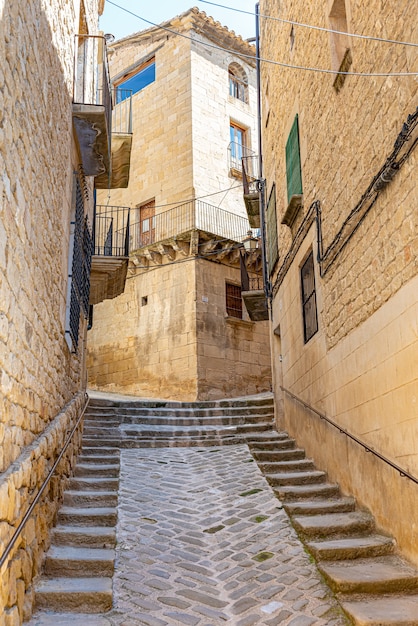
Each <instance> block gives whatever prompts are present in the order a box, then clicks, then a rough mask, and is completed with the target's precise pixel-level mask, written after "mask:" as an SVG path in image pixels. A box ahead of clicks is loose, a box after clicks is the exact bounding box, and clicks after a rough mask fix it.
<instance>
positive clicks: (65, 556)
mask: <svg viewBox="0 0 418 626" xmlns="http://www.w3.org/2000/svg"><path fill="white" fill-rule="evenodd" d="M114 563H115V551H114V550H112V549H106V548H86V547H83V548H80V547H73V546H51V547H50V548H49V550H48V552H47V554H46V558H45V563H44V573H45V575H46V576H50V577H54V576H59V577H63V576H69V577H74V576H80V577H85V576H89V577H94V576H112V575H113V571H114Z"/></svg>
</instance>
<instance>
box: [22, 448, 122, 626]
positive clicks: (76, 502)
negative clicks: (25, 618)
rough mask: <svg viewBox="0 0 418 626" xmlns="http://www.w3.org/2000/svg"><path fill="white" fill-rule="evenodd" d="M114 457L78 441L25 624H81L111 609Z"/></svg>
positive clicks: (116, 464)
mask: <svg viewBox="0 0 418 626" xmlns="http://www.w3.org/2000/svg"><path fill="white" fill-rule="evenodd" d="M119 455H120V452H119V450H118V449H117V448H115V447H103V446H102V445H101V444H100V443H98V444H96V445H91V444H90V443H88V444H86V442H85V440H84V439H83V446H82V451H81V454H80V456H79V458H78V460H77V465H76V468H75V475H74V477H73V478H72V479H71V480H70V484H69V488H68V489H67V490H66V491H65V493H64V501H63V504H62V506H61V508H60V510H59V512H58V518H57V525H56V527H55V528H54V529H53V531H52V541H51V546H50V548H49V550H48V552H47V554H46V557H45V562H44V571H43V576H42V577H41V579H40V581H39V584H38V585H37V587H36V589H35V613H34V616H33V617H32V619H31V621H30V624H33V625H41V624H42V625H43V624H45V625H46V624H58V623H59V624H61V623H68V624H69V623H71V622H72V621H73V620H74V618H71V617H69V616H68V614H69V613H71V614H74V613H77V620H80V619H81V618H82V617H83V615H86V614H91V613H103V612H105V611H108V610H109V609H110V608H111V607H112V576H113V571H114V562H115V545H116V521H117V502H118V488H119ZM65 616H66V619H64V618H65ZM83 619H84V618H83ZM62 620H64V621H62ZM85 622H87V618H86V619H85ZM78 623H82V622H81V621H79V622H78Z"/></svg>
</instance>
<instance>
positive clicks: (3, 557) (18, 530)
mask: <svg viewBox="0 0 418 626" xmlns="http://www.w3.org/2000/svg"><path fill="white" fill-rule="evenodd" d="M88 403H89V398H88V397H87V400H86V403H85V405H84V408H83V410H82V411H81V414H80V416H79V418H78V420H77V422H76V424H75V426H74V428H73V429H72V431H71V433H70V434H69V436H68V438H67V440H66V442H65V443H64V446H63V448H62V450H61V452H60V453H59V455H58V457H57V459H56V461H55V463H54V465H53V466H52V467H51V469H50V470H49V472H48V474H47V476H46V478H45V480H44V482H43V483H42V485H41V488H40V489H39V491H38V493H37V494H36V496H35V498H34V499H33V501H32V503H31V505H30V506H29V508H28V510H27V511H26V513H25V515H24V516H23V518H22V520H21V522H20V524H19V526H18V527H17V528H16V530H15V532H14V533H13V535H12V538H11V539H10V541H9V543H8V544H7V546H6V549H5V550H4V552H3V554H2V555H1V557H0V569H1V568H2V567H3V565H4V563H5V562H6V559H7V557H8V556H9V554H10V552H11V550H12V548H13V546H14V545H15V543H16V541H17V538H18V537H19V535H20V533H21V532H22V530H23V528H24V527H25V526H26V522H27V521H28V519H29V517H30V516H31V514H32V511H33V509H34V508H35V506H36V505H37V504H38V502H39V499H40V497H41V495H42V494H43V492H44V491H45V489H46V487H47V485H48V483H49V481H50V480H51V478H52V476H53V474H54V472H55V470H56V468H57V466H58V463H59V462H60V461H61V459H62V457H63V456H64V453H65V452H66V450H67V448H68V446H69V445H70V442H71V440H72V438H73V436H74V433H75V431H76V430H77V428H78V426H79V424H80V422H81V420H82V419H83V417H84V413H85V412H86V409H87V405H88Z"/></svg>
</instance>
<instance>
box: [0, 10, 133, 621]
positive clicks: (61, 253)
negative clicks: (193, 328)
mask: <svg viewBox="0 0 418 626" xmlns="http://www.w3.org/2000/svg"><path fill="white" fill-rule="evenodd" d="M103 6H104V0H84V1H83V0H50V1H49V2H47V3H45V2H42V1H41V0H31V2H18V3H10V2H6V3H4V2H3V3H1V5H0V76H1V78H0V102H1V106H0V137H1V142H0V171H1V175H0V193H1V196H2V203H1V205H0V406H1V418H0V442H1V446H0V527H1V542H0V543H1V548H0V562H1V568H0V569H1V580H0V582H1V585H0V589H1V591H0V623H1V624H14V625H15V624H20V623H22V622H23V621H24V620H25V619H28V618H29V617H30V614H31V610H32V604H33V600H34V588H33V579H34V578H35V577H37V575H38V574H39V571H40V567H41V564H42V561H43V556H44V552H45V550H46V549H47V548H48V543H49V537H48V535H49V530H50V528H51V526H52V524H53V522H54V520H55V517H56V513H57V510H58V507H59V506H60V503H61V501H62V493H63V489H64V487H65V485H66V479H67V477H68V476H69V475H71V473H72V472H73V469H74V465H75V458H76V455H77V453H78V451H79V447H80V442H81V427H82V421H81V420H82V417H83V411H84V408H85V406H86V400H87V396H86V384H87V375H86V366H85V363H86V359H85V355H86V334H87V318H88V312H89V306H90V305H91V304H92V303H94V302H99V301H100V300H101V299H102V298H103V297H110V296H112V295H116V294H117V292H118V291H120V290H123V284H124V276H126V271H127V263H128V261H127V257H126V256H125V257H124V256H123V255H119V257H118V258H113V257H112V256H109V255H108V258H106V259H104V260H103V262H101V261H100V254H97V249H96V244H97V241H96V240H95V232H94V231H95V223H94V188H95V187H96V188H98V187H99V186H100V183H99V178H100V176H101V175H103V176H105V178H106V180H108V178H109V176H110V177H111V175H112V144H111V135H112V120H111V113H112V104H111V92H110V83H109V80H108V69H107V59H106V42H105V39H104V37H103V36H102V35H100V33H99V31H98V18H99V14H101V13H102V11H103ZM128 134H129V133H127V134H126V133H121V134H120V137H119V138H121V137H122V138H124V140H126V141H128ZM125 135H126V136H125ZM116 144H117V141H116ZM122 152H124V154H119V155H118V157H117V158H116V159H115V165H123V168H124V170H125V171H127V169H129V167H128V161H127V159H128V157H129V150H128V151H127V150H125V151H122ZM128 160H129V159H128ZM112 184H113V183H112ZM112 258H113V262H110V264H109V261H111V259H112ZM110 265H111V266H110ZM58 461H59V463H58ZM56 463H57V465H56V466H55V464H56ZM54 466H55V470H54V473H51V474H50V471H52V469H53V467H54ZM31 507H32V508H31ZM23 521H25V523H23Z"/></svg>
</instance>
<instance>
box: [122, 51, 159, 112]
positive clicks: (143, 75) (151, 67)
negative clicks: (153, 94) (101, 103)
mask: <svg viewBox="0 0 418 626" xmlns="http://www.w3.org/2000/svg"><path fill="white" fill-rule="evenodd" d="M154 81H155V58H152V59H150V60H149V61H148V62H147V63H146V64H144V65H141V67H140V68H139V69H138V70H136V71H135V72H133V73H131V74H130V75H128V76H127V77H126V78H125V79H124V80H122V81H121V82H120V83H118V84H117V89H116V103H119V102H122V101H123V100H125V99H126V98H128V97H129V96H130V95H134V94H136V93H138V91H141V90H142V89H144V88H145V87H148V85H150V84H151V83H153V82H154Z"/></svg>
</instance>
